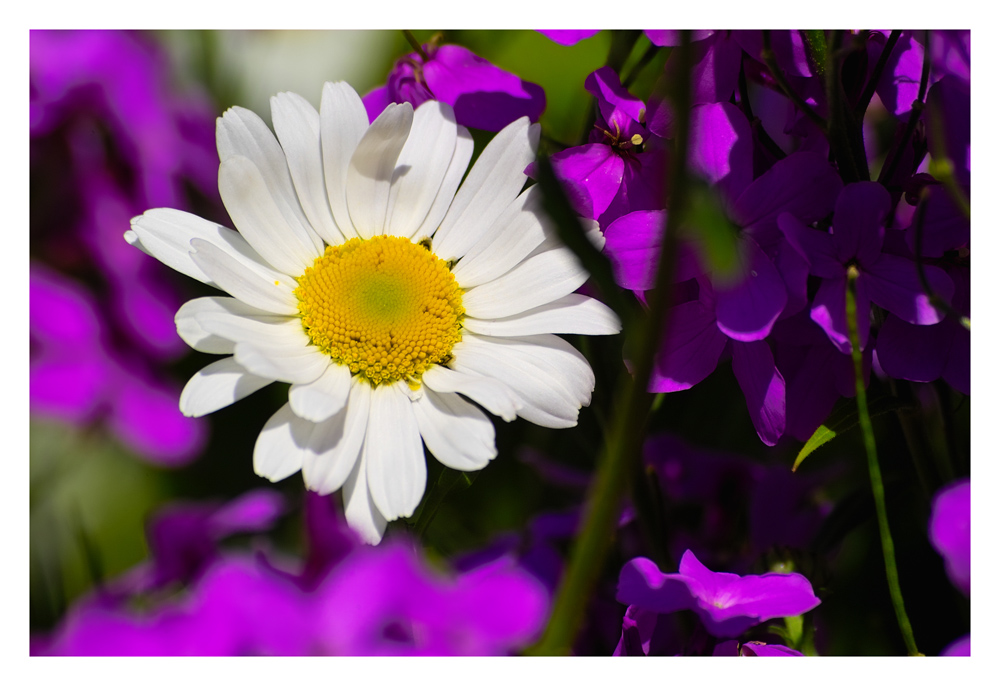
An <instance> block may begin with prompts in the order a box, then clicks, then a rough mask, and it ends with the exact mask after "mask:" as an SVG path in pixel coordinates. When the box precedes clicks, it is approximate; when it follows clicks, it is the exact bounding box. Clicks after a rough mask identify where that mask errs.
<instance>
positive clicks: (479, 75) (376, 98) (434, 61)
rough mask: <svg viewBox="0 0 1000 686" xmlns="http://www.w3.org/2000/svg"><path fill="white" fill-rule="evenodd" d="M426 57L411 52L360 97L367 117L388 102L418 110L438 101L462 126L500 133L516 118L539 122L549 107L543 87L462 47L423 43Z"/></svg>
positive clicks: (370, 117)
mask: <svg viewBox="0 0 1000 686" xmlns="http://www.w3.org/2000/svg"><path fill="white" fill-rule="evenodd" d="M423 50H424V53H425V54H426V55H427V58H426V59H424V58H423V57H422V56H421V55H420V54H418V53H416V52H412V53H410V54H408V55H405V56H403V57H401V58H400V59H399V60H397V61H396V64H395V65H394V66H393V68H392V71H390V72H389V76H388V78H387V79H386V85H385V86H382V87H380V88H376V89H375V90H373V91H372V92H371V93H369V94H368V95H366V96H365V97H364V98H362V100H363V102H364V104H365V109H366V110H367V111H368V119H369V121H375V119H376V118H377V117H378V115H379V114H381V113H382V111H383V110H384V109H385V108H386V106H387V105H389V103H402V102H408V103H410V104H411V105H413V107H414V108H417V107H419V106H420V105H422V104H423V103H424V102H426V101H428V100H438V101H440V102H445V103H448V104H449V105H451V106H452V107H453V108H454V109H455V121H457V122H458V123H459V124H461V125H462V126H468V127H470V128H473V129H483V130H485V131H499V130H500V129H502V128H503V127H505V126H507V124H510V123H511V122H512V121H515V120H517V119H520V118H521V117H528V118H529V119H531V121H533V122H534V121H538V117H539V116H541V114H542V111H543V110H544V109H545V91H544V90H542V88H541V86H539V85H538V84H535V83H531V82H530V81H525V80H523V79H521V78H520V77H518V76H516V75H515V74H512V73H510V72H508V71H504V70H503V69H500V68H499V67H497V66H494V65H493V64H490V63H489V62H488V61H487V60H485V59H483V58H482V57H479V56H478V55H475V54H473V53H472V52H471V51H469V50H468V49H466V48H463V47H461V46H459V45H441V46H437V45H433V44H427V45H424V46H423Z"/></svg>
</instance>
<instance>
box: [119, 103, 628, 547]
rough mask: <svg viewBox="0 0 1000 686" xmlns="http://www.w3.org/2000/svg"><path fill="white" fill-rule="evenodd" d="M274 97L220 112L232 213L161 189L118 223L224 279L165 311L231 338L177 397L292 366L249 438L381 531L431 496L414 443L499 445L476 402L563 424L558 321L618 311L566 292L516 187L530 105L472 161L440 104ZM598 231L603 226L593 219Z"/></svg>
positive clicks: (575, 271) (580, 365)
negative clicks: (212, 216)
mask: <svg viewBox="0 0 1000 686" xmlns="http://www.w3.org/2000/svg"><path fill="white" fill-rule="evenodd" d="M271 115H272V121H273V123H274V131H275V134H276V135H277V137H275V134H272V133H271V131H270V130H269V129H268V127H267V125H266V124H265V123H264V122H263V121H262V120H261V119H260V117H258V116H257V115H255V114H254V113H253V112H250V111H249V110H246V109H243V108H239V107H233V108H231V109H230V110H228V111H227V112H226V113H225V114H224V115H223V116H222V117H220V118H219V120H218V123H217V128H216V138H217V144H218V149H219V158H220V160H221V164H220V167H219V190H220V193H221V195H222V199H223V202H224V203H225V206H226V209H227V210H228V212H229V215H230V217H231V218H232V221H233V223H234V224H235V226H236V228H237V229H238V231H234V230H232V229H229V228H226V227H223V226H220V225H218V224H215V223H214V222H210V221H207V220H205V219H202V218H200V217H197V216H194V215H191V214H188V213H185V212H181V211H178V210H173V209H162V208H161V209H153V210H149V211H147V212H146V213H145V214H143V215H141V216H139V217H135V218H134V219H133V220H132V226H131V230H130V231H128V232H127V233H126V234H125V238H126V240H127V241H128V242H129V243H131V244H133V245H135V246H137V247H139V248H141V249H142V250H144V251H145V252H147V253H149V254H150V255H152V256H153V257H155V258H157V259H159V260H160V261H161V262H163V263H164V264H166V265H168V266H170V267H172V268H173V269H176V270H177V271H180V272H182V273H184V274H187V275H188V276H191V277H193V278H195V279H198V280H200V281H202V282H205V283H207V284H209V285H212V286H215V287H217V288H219V289H221V290H223V291H225V292H226V293H228V296H230V297H226V296H222V297H206V298H198V299H196V300H192V301H190V302H187V303H185V304H184V305H183V306H182V307H181V308H180V310H179V311H178V312H177V316H176V323H177V331H178V333H179V334H180V336H181V338H183V339H184V341H186V342H187V343H188V344H189V345H190V346H191V347H193V348H194V349H196V350H199V351H202V352H207V353H214V354H220V355H225V357H223V358H222V359H220V360H218V361H216V362H213V363H212V364H210V365H208V366H207V367H205V368H204V369H202V370H201V371H200V372H198V373H197V374H196V375H195V376H194V377H193V378H192V379H191V380H190V381H189V382H188V384H187V386H186V387H185V388H184V390H183V392H182V393H181V398H180V405H181V410H182V411H183V412H184V414H186V415H189V416H202V415H205V414H207V413H209V412H214V411H215V410H218V409H220V408H223V407H226V406H228V405H230V404H231V403H233V402H235V401H237V400H239V399H241V398H243V397H245V396H247V395H249V394H251V393H253V392H254V391H256V390H258V389H260V388H262V387H264V386H266V385H268V384H270V383H272V382H274V381H281V382H285V383H289V384H291V387H290V389H289V393H288V402H287V403H286V404H285V405H284V406H283V407H282V408H281V409H279V410H278V411H277V412H276V413H275V414H274V416H272V417H271V419H270V420H269V421H268V422H267V423H266V424H265V425H264V428H263V429H262V431H261V433H260V436H259V437H258V439H257V442H256V445H255V448H254V455H253V462H254V469H255V471H256V472H257V474H259V475H261V476H263V477H266V478H268V479H270V480H272V481H277V480H280V479H284V478H286V477H288V476H290V475H292V474H294V473H295V472H297V471H300V470H301V472H302V476H303V479H304V481H305V485H306V487H307V488H309V489H310V490H313V491H317V492H319V493H321V494H328V493H332V492H334V491H337V490H339V489H343V500H344V507H345V511H346V516H347V520H348V522H349V523H350V524H351V526H352V528H354V530H355V531H357V532H358V533H359V534H360V535H361V536H362V538H363V539H364V540H366V541H368V542H369V543H377V542H378V541H379V540H380V539H381V537H382V534H383V532H384V530H385V526H386V522H387V521H389V520H393V519H396V518H398V517H407V516H410V515H411V514H412V513H413V511H414V508H416V506H417V505H418V503H419V502H420V499H421V497H422V496H423V493H424V488H425V485H426V480H427V469H426V464H425V461H424V451H423V446H424V445H426V446H427V449H428V450H429V451H430V453H431V454H432V455H433V456H434V457H435V458H437V459H438V460H439V461H440V462H441V463H442V464H444V465H446V466H448V467H451V468H453V469H459V470H465V471H470V470H477V469H481V468H483V467H484V466H486V464H487V463H488V462H489V461H490V460H491V459H492V458H493V457H494V456H495V455H496V446H495V436H494V429H493V424H492V422H491V421H490V419H489V418H488V417H487V416H486V414H485V413H484V412H483V411H482V410H481V409H480V407H482V408H484V409H486V410H487V411H489V412H491V413H493V414H495V415H498V416H500V417H502V418H503V419H504V420H506V421H512V420H513V419H514V418H515V416H520V417H523V418H525V419H527V420H528V421H531V422H534V423H535V424H539V425H541V426H546V427H569V426H574V425H575V424H576V421H577V416H578V414H579V410H580V408H581V407H582V406H585V405H587V404H588V403H589V402H590V396H591V393H592V391H593V388H594V374H593V371H592V370H591V368H590V365H589V364H588V363H587V361H586V359H585V358H584V357H583V355H581V354H580V353H579V352H578V351H577V350H575V349H574V348H573V347H572V346H570V345H569V344H568V343H566V341H564V340H563V339H562V338H560V337H558V336H557V335H555V334H560V333H563V334H567V333H575V334H613V333H617V332H618V331H619V329H620V324H619V321H618V319H617V317H616V316H615V314H614V313H613V312H612V311H611V310H610V309H609V308H607V307H606V306H605V305H603V304H602V303H600V302H599V301H597V300H594V299H592V298H588V297H585V296H583V295H579V294H577V293H575V292H574V291H576V289H577V288H579V286H580V285H582V284H583V282H584V281H585V280H586V279H587V276H588V275H587V273H586V271H585V270H584V269H583V267H582V266H581V265H580V264H579V262H578V261H577V260H576V258H575V256H574V255H573V254H572V253H571V252H570V251H569V250H568V249H567V248H566V247H565V246H563V245H562V244H561V243H559V241H558V240H557V239H556V237H555V235H554V232H553V229H552V228H551V227H550V226H548V225H547V220H546V218H545V216H544V214H543V213H542V210H541V206H540V195H539V193H538V190H537V188H535V187H531V188H528V189H527V190H524V191H523V192H522V189H523V187H524V184H525V181H526V176H525V175H524V173H523V171H524V168H525V167H526V166H527V165H528V164H529V163H530V162H531V161H532V160H533V159H534V157H535V150H536V146H537V143H538V136H539V129H538V126H537V125H530V124H529V122H528V118H527V117H522V118H521V119H519V120H517V121H515V122H513V123H511V124H510V125H508V126H507V127H505V128H504V129H503V130H502V131H500V132H499V133H498V134H497V135H496V137H495V138H494V139H493V140H492V141H491V142H490V143H489V144H488V145H487V146H486V148H485V149H484V150H483V151H482V153H481V155H480V156H479V158H478V159H477V161H476V163H475V165H473V167H472V169H471V170H469V172H468V175H466V169H467V168H468V165H469V160H470V159H471V156H472V150H473V142H472V138H471V136H470V135H469V132H468V130H467V129H465V128H464V127H462V126H459V125H457V124H456V123H455V117H454V112H453V110H452V108H451V107H450V106H449V105H447V104H444V103H441V102H437V101H428V102H426V103H424V104H422V105H421V106H420V107H418V108H417V109H416V110H414V109H413V107H412V106H411V105H410V104H408V103H403V104H393V105H389V106H388V107H387V108H386V109H385V111H384V112H383V113H382V114H381V115H380V116H379V117H378V118H377V119H376V120H375V121H373V122H372V123H371V125H369V123H368V117H367V116H366V113H365V107H364V105H363V104H362V101H361V98H360V97H359V96H358V94H357V93H356V92H355V91H354V90H353V89H352V88H351V87H350V86H348V85H347V84H345V83H327V84H325V86H324V88H323V95H322V101H321V105H320V111H319V112H317V111H316V110H315V108H313V107H312V105H310V104H309V103H308V102H307V101H306V100H305V99H304V98H302V97H300V96H298V95H295V94H293V93H280V94H278V95H276V96H275V97H273V98H272V99H271ZM463 176H464V177H465V180H464V182H463V181H462V179H463ZM460 184H461V187H459V185H460ZM591 235H593V236H594V237H595V238H594V240H596V241H600V240H601V239H600V233H599V231H597V229H596V224H595V225H593V226H591ZM470 400H471V401H472V402H470Z"/></svg>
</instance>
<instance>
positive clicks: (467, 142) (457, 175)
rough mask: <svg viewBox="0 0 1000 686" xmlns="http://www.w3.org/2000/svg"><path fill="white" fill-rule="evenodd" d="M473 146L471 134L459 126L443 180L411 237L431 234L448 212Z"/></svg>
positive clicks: (466, 167) (470, 156)
mask: <svg viewBox="0 0 1000 686" xmlns="http://www.w3.org/2000/svg"><path fill="white" fill-rule="evenodd" d="M473 148H475V141H473V140H472V134H470V133H469V130H468V129H467V128H465V127H464V126H459V127H458V132H457V137H456V139H455V152H454V153H453V154H452V157H451V162H449V164H448V171H447V172H445V175H444V180H443V181H442V182H441V190H439V191H438V194H437V197H436V198H434V204H433V205H431V209H430V210H428V212H427V216H426V217H425V218H424V221H423V223H422V224H421V225H420V226H419V227H418V228H417V230H416V231H414V232H413V235H412V236H411V237H415V238H423V237H429V236H433V235H434V232H435V231H437V229H438V227H439V226H441V220H443V219H444V216H445V215H446V214H447V213H448V208H449V207H451V202H452V200H454V199H455V191H456V190H458V184H460V183H461V182H462V178H463V177H464V176H465V171H466V170H467V169H468V168H469V160H471V159H472V151H473Z"/></svg>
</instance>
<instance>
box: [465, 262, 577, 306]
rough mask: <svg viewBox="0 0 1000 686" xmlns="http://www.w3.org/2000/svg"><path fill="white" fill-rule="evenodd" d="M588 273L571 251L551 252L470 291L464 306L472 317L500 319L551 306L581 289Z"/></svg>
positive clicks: (467, 293) (523, 263) (466, 295)
mask: <svg viewBox="0 0 1000 686" xmlns="http://www.w3.org/2000/svg"><path fill="white" fill-rule="evenodd" d="M587 277H588V274H587V271H586V270H585V269H584V268H583V267H582V266H580V262H579V261H578V260H577V259H576V256H575V255H574V254H573V253H572V252H570V251H569V250H568V249H567V248H562V249H559V250H549V251H547V252H544V253H542V254H540V255H535V256H534V257H529V258H528V259H527V260H525V261H524V262H522V263H521V264H519V265H518V266H516V267H514V268H513V269H511V270H510V271H509V272H507V273H506V274H504V275H503V276H501V277H499V278H496V279H494V280H493V281H490V282H488V283H484V284H482V285H481V286H476V287H475V288H471V289H469V290H468V291H467V292H466V293H465V294H464V295H463V296H462V305H463V306H464V307H465V311H466V313H467V314H468V315H469V316H470V317H476V318H477V319H497V318H499V317H509V316H511V315H514V314H518V313H520V312H525V311H526V310H530V309H532V308H534V307H538V306H539V305H544V304H546V303H550V302H552V301H553V300H557V299H559V298H561V297H563V296H564V295H568V294H570V293H572V292H573V291H575V290H576V289H577V288H579V287H580V286H581V285H583V283H584V282H585V281H586V280H587Z"/></svg>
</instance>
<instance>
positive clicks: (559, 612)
mask: <svg viewBox="0 0 1000 686" xmlns="http://www.w3.org/2000/svg"><path fill="white" fill-rule="evenodd" d="M689 46H690V34H689V32H685V33H684V38H683V42H682V45H680V46H679V47H678V48H677V49H678V50H680V51H681V57H682V65H681V69H680V70H679V76H678V79H677V83H676V91H675V94H674V103H675V107H676V111H677V113H678V116H677V121H676V129H675V131H676V134H675V135H676V137H675V144H676V154H675V155H673V157H672V160H671V162H672V167H673V168H672V173H671V174H670V176H669V178H670V188H669V195H668V198H669V200H668V206H669V209H670V211H669V212H668V214H667V225H666V227H665V229H664V236H663V242H662V243H661V245H660V255H659V262H658V264H659V268H658V269H657V275H656V287H655V288H654V289H653V291H652V292H651V293H650V294H649V298H648V301H647V302H648V304H649V311H648V312H647V314H646V316H645V317H642V318H639V319H638V320H637V321H636V320H633V321H632V322H626V327H627V329H626V330H627V331H629V330H630V333H631V334H632V336H634V337H635V338H636V339H637V342H638V345H637V346H636V352H637V354H636V356H635V358H634V364H635V366H634V368H633V374H632V375H631V376H624V377H623V378H622V381H621V382H620V383H619V386H618V389H617V393H616V397H617V398H618V400H616V402H615V403H614V407H615V413H614V414H613V416H612V419H611V426H610V431H609V433H608V437H607V441H606V443H605V448H604V450H603V452H602V455H601V459H600V462H599V464H598V468H597V474H596V476H595V478H594V481H593V484H592V486H591V488H590V491H589V493H588V495H587V505H586V511H585V515H584V521H583V527H582V529H581V532H580V535H579V537H578V538H577V540H576V542H575V545H574V546H573V549H572V551H571V553H570V561H569V566H568V567H567V569H566V571H565V573H564V576H563V579H562V582H561V584H560V586H559V590H558V591H557V593H556V599H555V603H554V605H553V610H552V616H551V618H550V619H549V624H548V626H547V627H546V629H545V633H544V634H543V636H542V639H541V641H540V642H539V643H538V644H536V645H535V646H534V647H533V648H532V649H531V650H530V651H529V653H530V654H533V655H568V654H570V651H571V648H572V644H573V640H574V638H575V637H576V634H577V630H578V628H579V626H580V623H581V621H582V619H583V615H584V611H585V610H586V608H587V603H588V599H589V598H590V597H592V591H593V589H594V586H595V585H596V583H597V578H598V576H599V575H600V573H601V571H602V568H603V566H604V561H605V558H606V557H607V552H608V548H609V546H610V545H611V541H612V540H613V538H614V536H615V530H616V526H617V522H618V516H619V513H620V512H621V505H622V498H623V497H624V496H625V494H626V493H629V492H630V490H631V487H632V482H633V480H634V477H635V474H636V472H638V471H639V464H640V456H641V449H642V437H643V435H644V426H645V424H646V421H647V419H648V417H649V410H650V407H651V406H652V402H653V398H654V395H653V394H651V393H649V392H648V390H647V389H648V387H649V378H650V375H651V373H652V370H653V358H654V356H655V355H656V351H657V349H658V348H659V343H660V340H661V338H662V337H663V336H664V332H665V329H666V327H667V325H668V322H666V321H665V319H666V314H667V307H668V304H669V302H670V298H669V297H668V296H669V293H668V291H669V289H670V284H671V283H672V282H673V272H674V264H673V262H674V255H675V252H676V250H675V246H676V235H677V230H678V226H679V222H680V219H681V217H682V215H683V202H684V198H685V194H686V179H685V173H684V171H685V166H686V158H687V145H688V128H689V116H688V112H689V101H690V74H689V69H688V65H689V63H690V49H689ZM629 324H631V325H632V326H629Z"/></svg>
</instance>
